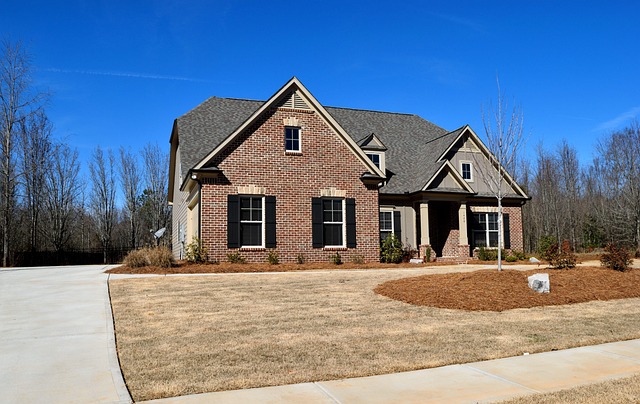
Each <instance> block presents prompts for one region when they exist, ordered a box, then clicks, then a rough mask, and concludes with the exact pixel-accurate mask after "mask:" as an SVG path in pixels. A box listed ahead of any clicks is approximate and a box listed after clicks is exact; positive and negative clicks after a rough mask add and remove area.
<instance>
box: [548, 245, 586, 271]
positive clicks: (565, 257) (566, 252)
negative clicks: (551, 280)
mask: <svg viewBox="0 0 640 404" xmlns="http://www.w3.org/2000/svg"><path fill="white" fill-rule="evenodd" d="M541 258H542V259H544V260H546V261H549V266H551V267H552V268H556V269H568V268H574V267H575V266H576V262H577V261H578V258H577V257H576V255H575V254H574V253H573V252H572V251H571V248H570V246H569V242H568V241H566V240H565V241H564V242H563V243H562V247H560V246H559V245H558V243H553V244H550V245H549V246H548V247H547V249H546V251H544V252H542V254H541Z"/></svg>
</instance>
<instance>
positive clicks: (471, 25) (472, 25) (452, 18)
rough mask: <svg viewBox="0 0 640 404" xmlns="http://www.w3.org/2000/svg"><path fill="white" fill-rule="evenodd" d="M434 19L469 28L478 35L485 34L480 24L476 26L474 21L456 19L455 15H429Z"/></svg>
mask: <svg viewBox="0 0 640 404" xmlns="http://www.w3.org/2000/svg"><path fill="white" fill-rule="evenodd" d="M429 14H431V15H433V16H435V17H438V18H440V19H442V20H445V21H448V22H451V23H453V24H456V25H461V26H463V27H467V28H470V29H471V30H473V31H476V32H479V33H483V34H484V33H485V29H484V27H483V26H482V25H481V24H478V23H477V22H475V21H472V20H469V19H466V18H462V17H458V16H456V15H451V14H441V13H429Z"/></svg>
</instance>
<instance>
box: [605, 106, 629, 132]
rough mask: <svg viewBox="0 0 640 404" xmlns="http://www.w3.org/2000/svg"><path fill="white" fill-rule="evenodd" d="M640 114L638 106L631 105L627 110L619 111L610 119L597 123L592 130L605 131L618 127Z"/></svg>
mask: <svg viewBox="0 0 640 404" xmlns="http://www.w3.org/2000/svg"><path fill="white" fill-rule="evenodd" d="M638 116H640V106H638V107H633V108H631V109H630V110H628V111H625V112H623V113H621V114H620V115H618V116H616V117H615V118H613V119H611V120H610V121H607V122H603V123H601V124H600V125H598V126H597V127H596V128H595V129H594V131H607V130H613V129H617V128H619V127H620V126H621V125H622V124H624V123H625V122H627V121H630V120H632V119H634V118H637V117H638Z"/></svg>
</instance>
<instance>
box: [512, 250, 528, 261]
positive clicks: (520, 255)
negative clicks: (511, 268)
mask: <svg viewBox="0 0 640 404" xmlns="http://www.w3.org/2000/svg"><path fill="white" fill-rule="evenodd" d="M511 255H512V256H514V257H516V260H517V261H524V260H526V259H527V254H525V253H524V251H517V250H513V251H511Z"/></svg>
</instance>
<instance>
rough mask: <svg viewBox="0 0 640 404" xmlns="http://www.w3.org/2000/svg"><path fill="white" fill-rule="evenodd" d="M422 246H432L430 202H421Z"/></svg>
mask: <svg viewBox="0 0 640 404" xmlns="http://www.w3.org/2000/svg"><path fill="white" fill-rule="evenodd" d="M420 245H431V240H430V239H429V202H426V201H425V202H420Z"/></svg>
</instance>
